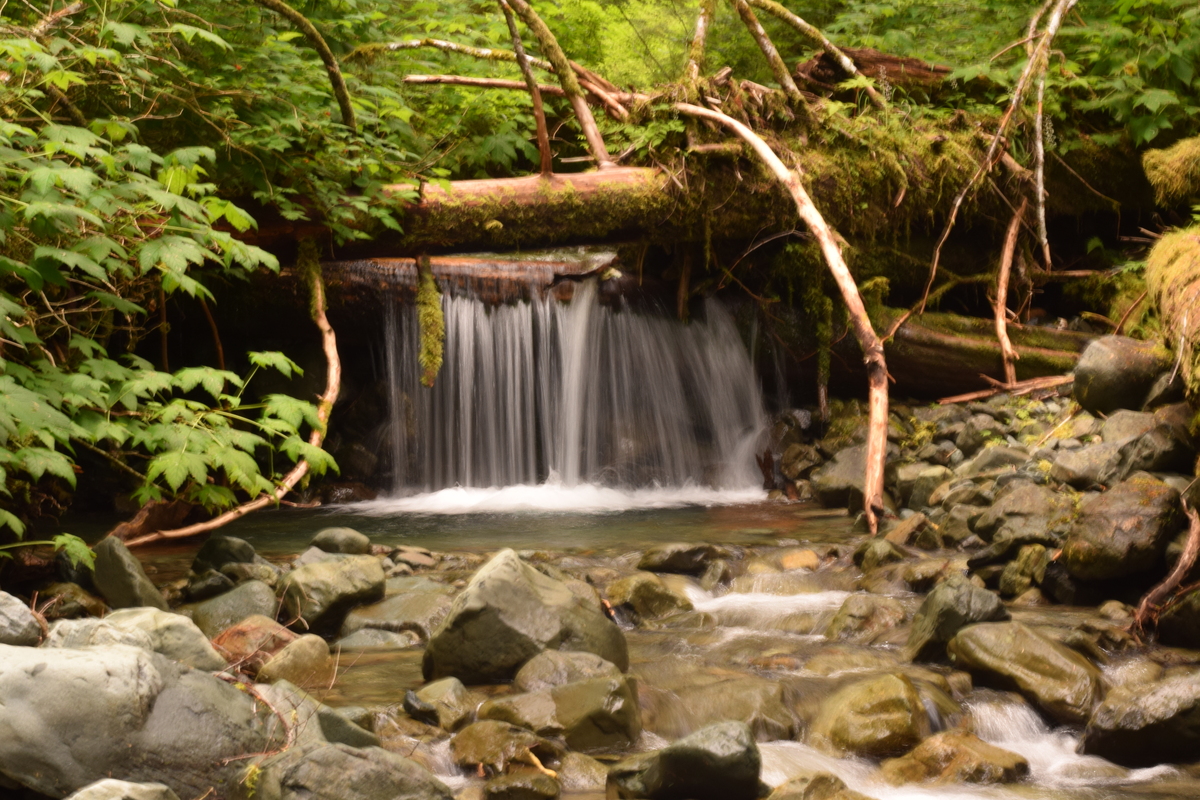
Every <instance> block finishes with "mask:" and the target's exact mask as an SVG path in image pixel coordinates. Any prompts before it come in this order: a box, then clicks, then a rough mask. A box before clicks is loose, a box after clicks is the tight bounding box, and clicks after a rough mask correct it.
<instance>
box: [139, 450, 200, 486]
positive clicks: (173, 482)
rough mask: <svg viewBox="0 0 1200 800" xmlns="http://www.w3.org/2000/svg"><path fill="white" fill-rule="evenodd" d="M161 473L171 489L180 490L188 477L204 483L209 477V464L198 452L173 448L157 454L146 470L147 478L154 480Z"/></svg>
mask: <svg viewBox="0 0 1200 800" xmlns="http://www.w3.org/2000/svg"><path fill="white" fill-rule="evenodd" d="M160 475H161V476H162V477H163V478H164V479H165V480H166V481H167V486H170V487H171V491H173V492H178V491H179V487H180V486H182V485H183V483H184V481H186V480H188V478H191V479H192V481H194V482H195V483H198V484H202V483H204V482H205V480H206V479H207V477H208V465H207V464H206V463H205V462H204V457H203V456H201V455H199V454H197V453H189V452H187V451H186V450H173V451H171V452H168V453H163V454H161V455H158V456H155V457H154V459H153V460H152V461H151V462H150V468H149V469H148V470H146V479H147V480H149V481H154V480H157V479H158V477H159V476H160Z"/></svg>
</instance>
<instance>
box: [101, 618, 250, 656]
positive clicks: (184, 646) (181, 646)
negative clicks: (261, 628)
mask: <svg viewBox="0 0 1200 800" xmlns="http://www.w3.org/2000/svg"><path fill="white" fill-rule="evenodd" d="M104 622H106V623H108V624H109V625H114V626H116V627H118V628H124V629H135V628H136V629H137V630H140V631H142V632H144V633H146V634H147V635H148V636H149V637H150V643H151V647H152V648H153V650H154V652H156V653H159V654H161V655H164V656H166V657H167V658H169V659H172V660H173V661H178V662H180V663H181V664H187V665H188V666H189V667H195V668H196V669H206V670H220V669H225V666H226V664H225V659H224V658H222V657H221V656H220V654H219V653H217V651H216V650H215V649H214V648H213V646H212V643H211V642H209V640H208V637H207V636H205V635H204V633H203V631H201V630H200V628H198V627H197V626H196V623H195V622H193V621H192V620H190V619H188V618H187V617H185V616H183V615H182V614H172V613H171V612H169V611H160V610H158V609H157V608H126V609H121V610H120V611H114V612H113V613H111V614H109V615H108V616H107V617H105V618H104Z"/></svg>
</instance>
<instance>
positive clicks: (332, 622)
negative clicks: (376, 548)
mask: <svg viewBox="0 0 1200 800" xmlns="http://www.w3.org/2000/svg"><path fill="white" fill-rule="evenodd" d="M385 580H386V577H385V576H384V574H383V566H382V565H381V564H380V562H379V559H378V558H375V557H374V556H362V555H351V556H339V557H337V558H335V559H332V560H330V561H320V562H316V563H312V564H305V565H304V566H302V567H299V568H298V569H294V570H292V571H291V572H289V573H288V574H287V575H286V576H285V577H284V579H283V580H282V581H280V583H279V596H280V598H281V599H282V601H283V613H284V614H285V615H286V616H287V618H288V619H295V620H296V622H295V623H294V625H293V627H296V628H299V629H302V630H308V631H311V632H313V633H318V634H333V633H334V632H336V631H337V630H338V628H339V627H341V625H342V622H343V621H344V620H345V618H346V615H347V614H348V613H349V611H350V609H352V608H354V607H355V606H358V605H363V604H364V603H374V602H377V601H379V600H382V599H383V594H384V581H385Z"/></svg>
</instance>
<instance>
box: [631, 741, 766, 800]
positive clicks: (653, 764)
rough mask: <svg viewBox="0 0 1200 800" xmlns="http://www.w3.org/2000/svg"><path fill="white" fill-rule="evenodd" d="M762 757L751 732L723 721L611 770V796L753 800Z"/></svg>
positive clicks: (660, 798) (663, 799)
mask: <svg viewBox="0 0 1200 800" xmlns="http://www.w3.org/2000/svg"><path fill="white" fill-rule="evenodd" d="M761 771H762V756H761V754H760V753H759V751H758V745H757V744H755V741H754V737H753V736H752V735H751V733H750V730H749V728H747V727H746V726H745V725H742V724H741V723H737V722H721V723H718V724H716V725H710V726H708V727H706V728H702V729H700V730H698V731H696V732H695V733H693V734H691V735H690V736H685V737H684V738H682V739H680V740H679V741H677V742H674V743H672V744H670V745H667V746H666V747H664V748H663V749H662V750H659V751H658V752H656V753H650V754H646V755H645V756H642V757H640V758H639V757H636V756H635V757H634V758H632V759H629V760H627V761H626V762H622V764H618V765H617V766H616V767H614V768H613V769H612V770H610V771H609V791H610V794H609V796H610V797H613V796H616V797H622V798H624V797H645V798H649V799H650V800H685V799H686V800H755V798H757V797H758V789H759V773H760V772H761Z"/></svg>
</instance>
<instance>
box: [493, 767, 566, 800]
mask: <svg viewBox="0 0 1200 800" xmlns="http://www.w3.org/2000/svg"><path fill="white" fill-rule="evenodd" d="M558 793H559V786H558V781H556V780H555V779H554V778H551V777H550V776H549V775H547V774H546V773H544V772H539V771H537V770H535V769H522V770H518V771H516V772H510V773H509V774H507V775H497V776H496V777H494V778H492V779H491V780H490V781H488V782H487V783H486V784H485V785H484V787H483V796H484V797H485V798H486V800H553V798H555V797H558Z"/></svg>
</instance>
